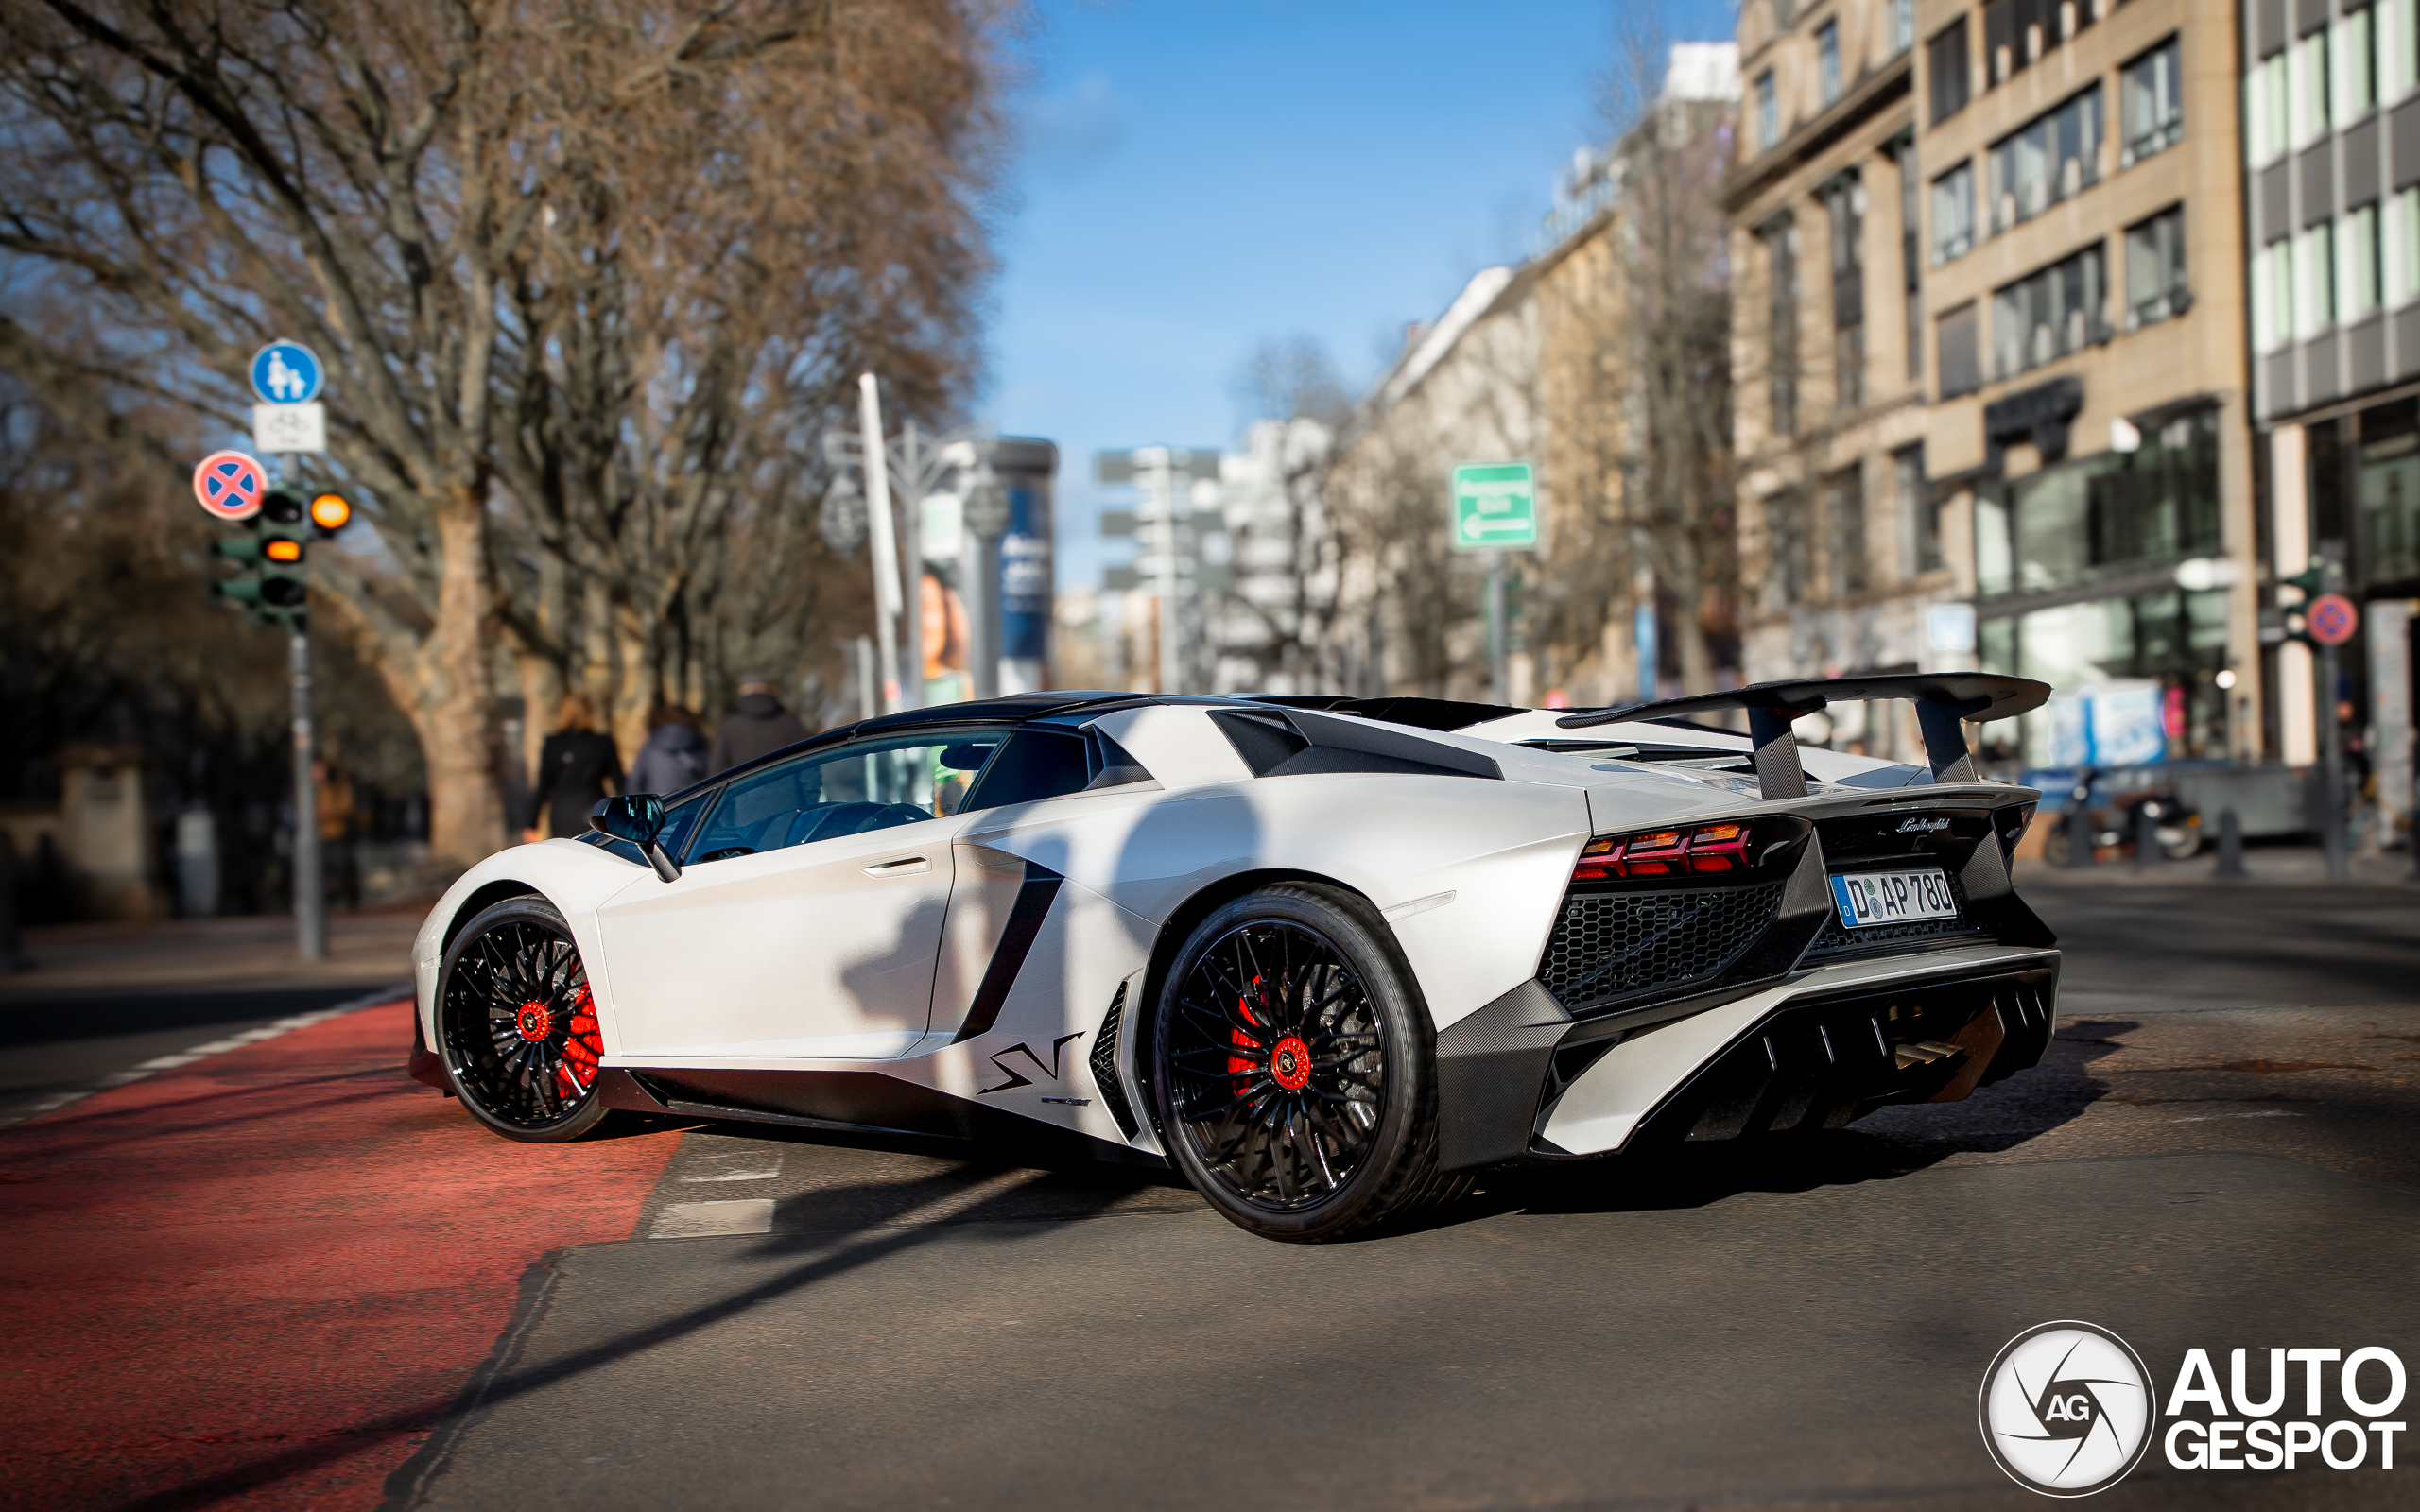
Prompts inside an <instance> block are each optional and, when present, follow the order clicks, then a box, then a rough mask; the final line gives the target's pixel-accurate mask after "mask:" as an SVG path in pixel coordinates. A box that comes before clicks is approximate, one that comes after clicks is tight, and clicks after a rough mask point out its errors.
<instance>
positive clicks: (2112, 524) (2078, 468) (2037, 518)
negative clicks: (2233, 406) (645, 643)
mask: <svg viewBox="0 0 2420 1512" xmlns="http://www.w3.org/2000/svg"><path fill="white" fill-rule="evenodd" d="M2221 549H2222V543H2221V540H2220V525H2219V428H2218V412H2217V411H2216V410H2214V409H2203V410H2197V411H2195V412H2193V413H2192V414H2189V415H2186V416H2183V417H2180V418H2178V419H2176V420H2173V421H2169V422H2168V423H2167V424H2165V425H2162V426H2160V427H2159V428H2157V429H2156V430H2154V431H2152V432H2150V433H2148V434H2146V435H2145V436H2144V438H2143V445H2142V449H2141V450H2140V451H2137V452H2133V453H2123V452H2103V453H2101V454H2100V455H2098V456H2088V457H2083V458H2080V459H2078V460H2076V461H2072V462H2063V463H2060V464H2058V465H2057V466H2055V467H2048V468H2044V469H2043V470H2042V471H2041V472H2034V473H2031V474H2030V475H2028V476H2025V477H2022V478H2018V479H2016V480H2015V481H2014V482H2011V483H2003V484H1998V485H1996V486H1990V487H1986V488H1984V489H1982V490H1979V491H1978V492H1977V494H1976V496H1975V567H1976V574H1977V581H1978V582H1979V585H1980V587H1981V589H1982V596H1983V598H1984V599H1985V600H1986V607H1987V609H1988V601H1989V600H1990V599H1993V598H1996V597H2005V596H2008V595H2011V594H2024V593H2059V592H2062V591H2065V590H2068V589H2074V588H2082V587H2086V586H2088V585H2090V584H2091V583H2093V582H2095V581H2099V580H2102V579H2106V578H2110V577H2115V576H2123V575H2126V574H2129V573H2134V572H2138V571H2140V570H2142V569H2144V568H2146V567H2152V566H2156V565H2158V564H2159V563H2161V562H2165V561H2179V560H2182V559H2184V558H2187V557H2201V556H2210V555H2215V554H2217V553H2218V552H2220V551H2221Z"/></svg>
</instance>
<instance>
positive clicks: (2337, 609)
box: [2304, 593, 2361, 645]
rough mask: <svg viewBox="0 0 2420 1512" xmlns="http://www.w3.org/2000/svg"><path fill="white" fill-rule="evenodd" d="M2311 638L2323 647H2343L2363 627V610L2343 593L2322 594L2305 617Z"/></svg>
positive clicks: (2312, 603)
mask: <svg viewBox="0 0 2420 1512" xmlns="http://www.w3.org/2000/svg"><path fill="white" fill-rule="evenodd" d="M2304 619H2305V621H2306V622H2307V623H2308V625H2309V626H2310V638H2311V639H2312V640H2314V641H2317V642H2318V643H2319V644H2322V645H2342V644H2344V643H2345V642H2347V641H2349V640H2351V639H2352V638H2353V632H2354V631H2355V630H2358V629H2359V628H2360V627H2361V610H2360V609H2359V607H2358V606H2356V605H2355V604H2354V602H2353V601H2352V600H2351V599H2349V598H2346V597H2345V596H2344V595H2343V594H2342V593H2322V594H2320V595H2319V596H2318V597H2317V598H2315V599H2313V600H2311V605H2310V610H2309V612H2308V614H2306V615H2305V616H2304Z"/></svg>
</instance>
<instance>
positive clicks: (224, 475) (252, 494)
mask: <svg viewBox="0 0 2420 1512" xmlns="http://www.w3.org/2000/svg"><path fill="white" fill-rule="evenodd" d="M267 494H268V473H266V472H262V471H261V465H260V464H259V463H258V462H255V461H253V460H252V459H251V457H249V456H246V455H244V454H243V453H241V452H213V453H211V454H210V455H208V456H205V457H203V458H202V459H201V465H200V466H199V467H197V468H195V469H194V470H193V496H194V497H195V498H196V499H197V500H199V501H200V504H201V507H203V508H204V509H207V510H209V511H210V512H211V513H212V514H213V515H216V517H217V518H219V519H221V520H227V521H241V520H250V519H251V517H252V516H254V515H256V514H258V513H260V512H261V500H262V499H263V498H264V497H266V496H267Z"/></svg>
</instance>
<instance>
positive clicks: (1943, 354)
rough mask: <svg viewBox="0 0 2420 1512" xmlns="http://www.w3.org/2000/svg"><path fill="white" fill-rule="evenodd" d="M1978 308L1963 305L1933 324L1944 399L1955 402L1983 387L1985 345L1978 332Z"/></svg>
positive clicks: (1970, 304) (1972, 305)
mask: <svg viewBox="0 0 2420 1512" xmlns="http://www.w3.org/2000/svg"><path fill="white" fill-rule="evenodd" d="M1975 311H1976V306H1975V305H1974V304H1972V303H1971V302H1970V303H1966V304H1962V305H1960V306H1959V307H1958V308H1957V309H1955V310H1951V311H1950V312H1948V313H1947V314H1945V315H1944V316H1943V317H1942V318H1940V319H1939V320H1936V321H1934V322H1933V326H1934V333H1935V336H1934V339H1935V345H1934V348H1933V350H1934V352H1936V353H1938V358H1937V360H1938V364H1939V367H1940V369H1941V397H1942V398H1944V399H1955V398H1957V397H1958V396H1959V395H1960V394H1971V393H1973V392H1974V391H1975V390H1976V389H1978V388H1980V387H1983V364H1982V342H1981V340H1980V338H1979V333H1978V332H1977V331H1976V329H1975V325H1976V318H1975Z"/></svg>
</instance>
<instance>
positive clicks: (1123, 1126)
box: [1090, 982, 1136, 1140]
mask: <svg viewBox="0 0 2420 1512" xmlns="http://www.w3.org/2000/svg"><path fill="white" fill-rule="evenodd" d="M1125 1017H1126V984H1125V983H1123V982H1120V983H1118V984H1117V996H1115V997H1114V998H1112V999H1110V1000H1109V1014H1108V1016H1107V1017H1106V1018H1104V1019H1102V1020H1101V1021H1100V1030H1099V1032H1098V1033H1097V1034H1095V1035H1094V1036H1093V1053H1092V1056H1091V1057H1090V1059H1091V1061H1092V1068H1093V1085H1094V1086H1095V1087H1097V1088H1098V1089H1099V1090H1100V1106H1101V1107H1103V1108H1108V1109H1109V1116H1110V1117H1112V1118H1114V1119H1115V1120H1117V1131H1118V1132H1119V1133H1120V1134H1123V1135H1125V1136H1126V1137H1127V1138H1128V1139H1130V1140H1131V1139H1132V1138H1133V1137H1134V1129H1135V1126H1136V1125H1135V1123H1134V1109H1133V1107H1132V1105H1131V1104H1129V1103H1128V1102H1127V1101H1126V1079H1125V1078H1124V1077H1123V1076H1120V1075H1119V1074H1117V1031H1118V1027H1119V1025H1120V1023H1121V1022H1123V1021H1124V1019H1125Z"/></svg>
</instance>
